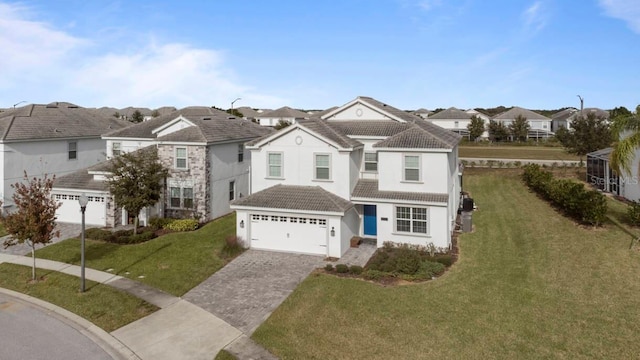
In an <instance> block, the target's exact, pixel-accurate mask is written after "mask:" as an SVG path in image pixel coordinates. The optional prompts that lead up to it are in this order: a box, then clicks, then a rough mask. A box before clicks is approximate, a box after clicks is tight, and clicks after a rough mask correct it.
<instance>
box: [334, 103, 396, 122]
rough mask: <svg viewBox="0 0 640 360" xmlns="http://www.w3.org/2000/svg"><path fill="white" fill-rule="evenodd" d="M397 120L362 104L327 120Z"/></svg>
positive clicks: (344, 110)
mask: <svg viewBox="0 0 640 360" xmlns="http://www.w3.org/2000/svg"><path fill="white" fill-rule="evenodd" d="M359 119H362V120H395V119H392V118H390V117H388V116H386V115H384V114H382V113H381V112H380V111H378V110H374V109H372V108H370V107H369V106H367V105H364V104H362V103H355V104H353V105H351V106H349V107H347V108H345V109H343V110H342V111H340V112H338V113H336V114H334V115H332V116H331V117H329V118H327V120H359Z"/></svg>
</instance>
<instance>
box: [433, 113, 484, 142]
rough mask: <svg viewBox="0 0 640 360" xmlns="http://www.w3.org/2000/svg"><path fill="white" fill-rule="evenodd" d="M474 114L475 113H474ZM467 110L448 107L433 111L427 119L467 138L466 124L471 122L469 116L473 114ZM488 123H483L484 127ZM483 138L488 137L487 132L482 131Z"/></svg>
mask: <svg viewBox="0 0 640 360" xmlns="http://www.w3.org/2000/svg"><path fill="white" fill-rule="evenodd" d="M474 115H475V114H474ZM474 115H472V114H470V113H469V112H467V111H463V110H460V109H456V108H455V107H450V108H448V109H446V110H442V111H440V112H438V113H435V114H433V115H431V116H429V118H428V119H427V120H428V121H430V122H432V123H434V124H435V125H438V126H441V127H443V128H445V129H447V130H450V131H453V132H455V133H457V134H460V135H462V136H464V137H466V138H467V139H469V137H470V135H469V129H468V126H469V124H470V123H471V117H472V116H474ZM487 125H488V121H487V122H486V123H485V129H486V127H487ZM481 137H483V138H488V137H489V133H488V132H487V131H484V132H483V133H482V135H481Z"/></svg>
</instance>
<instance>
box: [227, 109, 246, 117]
mask: <svg viewBox="0 0 640 360" xmlns="http://www.w3.org/2000/svg"><path fill="white" fill-rule="evenodd" d="M227 114H230V115H232V116H235V117H237V118H241V119H242V118H243V117H244V115H243V114H242V113H241V112H240V110H238V109H228V110H227Z"/></svg>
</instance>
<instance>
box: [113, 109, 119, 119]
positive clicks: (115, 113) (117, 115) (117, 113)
mask: <svg viewBox="0 0 640 360" xmlns="http://www.w3.org/2000/svg"><path fill="white" fill-rule="evenodd" d="M113 117H114V118H116V119H120V113H119V112H117V111H116V112H114V113H113Z"/></svg>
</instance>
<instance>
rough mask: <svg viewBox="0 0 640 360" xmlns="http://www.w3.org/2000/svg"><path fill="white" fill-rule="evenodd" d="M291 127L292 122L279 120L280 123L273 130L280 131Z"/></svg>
mask: <svg viewBox="0 0 640 360" xmlns="http://www.w3.org/2000/svg"><path fill="white" fill-rule="evenodd" d="M289 125H291V123H290V122H288V121H287V120H282V119H280V120H278V123H277V124H276V125H275V126H274V127H273V128H274V129H276V130H280V129H284V128H286V127H287V126H289Z"/></svg>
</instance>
